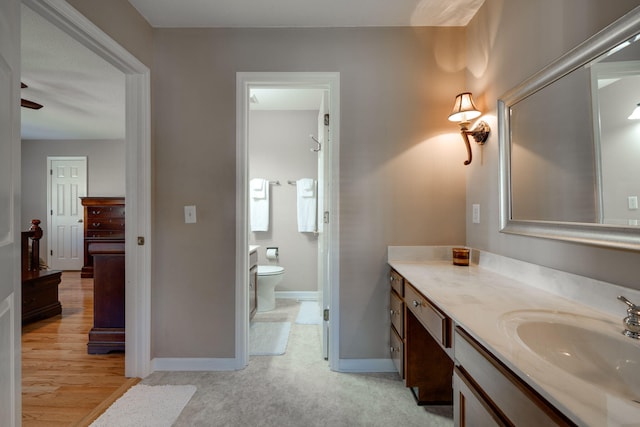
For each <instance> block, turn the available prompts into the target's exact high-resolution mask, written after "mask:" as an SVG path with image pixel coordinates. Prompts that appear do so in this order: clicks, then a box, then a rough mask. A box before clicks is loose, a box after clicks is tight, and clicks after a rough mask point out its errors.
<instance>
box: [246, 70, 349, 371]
mask: <svg viewBox="0 0 640 427" xmlns="http://www.w3.org/2000/svg"><path fill="white" fill-rule="evenodd" d="M253 86H258V87H264V86H273V87H283V88H285V87H318V88H327V89H328V90H329V97H330V98H329V102H330V106H329V111H330V117H331V149H330V159H329V163H330V164H329V169H330V174H329V176H327V177H326V178H327V179H329V180H330V182H331V186H330V188H331V191H330V194H329V197H328V201H329V206H328V207H326V209H328V210H329V212H330V214H329V222H330V224H331V226H330V227H329V237H328V240H329V247H328V251H329V262H328V270H329V271H328V272H327V274H326V275H325V280H326V281H327V283H326V284H325V286H326V287H327V288H328V289H329V292H330V295H331V297H330V301H329V306H330V307H331V312H330V322H329V368H330V369H331V370H334V371H335V370H338V367H339V366H338V364H339V356H340V347H339V346H340V337H339V332H340V328H339V325H340V317H339V313H340V306H339V303H340V298H339V296H340V265H339V260H340V257H339V250H340V246H339V242H340V239H339V229H340V223H339V211H340V210H339V201H340V199H339V191H340V182H339V178H340V175H339V172H340V73H338V72H318V73H316V72H237V73H236V274H235V284H236V285H235V286H236V304H235V306H236V319H235V320H236V322H235V323H236V327H235V364H236V366H235V368H236V369H243V368H244V367H246V366H247V364H248V362H249V301H248V295H247V292H248V289H249V275H248V271H249V246H248V245H249V227H248V205H249V203H248V185H249V150H248V147H249V129H248V123H249V92H250V89H251V87H253ZM325 304H326V302H325Z"/></svg>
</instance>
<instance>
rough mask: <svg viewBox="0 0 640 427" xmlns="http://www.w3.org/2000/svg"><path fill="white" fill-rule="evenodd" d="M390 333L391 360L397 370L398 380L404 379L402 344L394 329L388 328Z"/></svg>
mask: <svg viewBox="0 0 640 427" xmlns="http://www.w3.org/2000/svg"><path fill="white" fill-rule="evenodd" d="M390 331H391V333H390V335H391V337H390V342H391V347H390V349H389V350H390V351H391V360H392V361H393V364H394V365H395V367H396V369H397V370H398V373H399V374H400V378H402V379H404V342H403V341H402V338H400V336H398V333H397V332H396V331H395V329H393V328H390Z"/></svg>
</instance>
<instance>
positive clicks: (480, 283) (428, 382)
mask: <svg viewBox="0 0 640 427" xmlns="http://www.w3.org/2000/svg"><path fill="white" fill-rule="evenodd" d="M389 265H390V266H391V269H390V275H389V280H390V284H391V291H390V315H391V321H390V323H391V340H390V342H391V345H390V348H391V358H392V360H393V361H394V364H395V366H396V367H397V368H398V372H399V373H400V375H401V376H402V377H403V379H404V380H405V383H406V385H407V387H411V389H412V391H413V392H414V394H415V395H416V398H417V400H418V402H419V403H438V401H439V400H440V401H445V402H446V399H445V398H442V397H440V398H436V399H433V398H432V396H430V395H429V394H428V393H427V391H429V392H430V391H431V390H432V389H439V390H445V386H446V385H448V386H449V387H450V388H449V391H448V393H449V396H450V399H452V400H453V406H454V421H455V424H456V425H457V426H465V425H518V426H521V425H522V426H527V425H531V426H540V425H561V426H566V425H589V426H590V425H594V426H595V425H607V426H618V425H627V424H629V423H637V422H638V419H639V416H640V387H639V385H640V373H638V369H637V363H640V343H638V341H637V340H632V339H630V338H628V337H625V336H623V335H622V334H621V331H622V329H623V326H622V319H623V318H624V316H625V315H626V307H625V305H624V304H622V303H620V302H619V301H617V299H616V297H617V295H626V296H627V297H628V298H629V299H630V300H632V301H634V302H637V301H640V292H638V291H635V290H630V289H627V288H621V287H618V286H615V285H611V284H607V283H604V282H599V281H595V280H593V279H589V278H584V277H580V276H576V275H572V274H568V273H564V272H560V271H557V270H552V269H547V268H544V267H540V266H536V265H532V264H528V263H524V262H522V261H517V260H513V259H510V258H506V257H501V256H497V255H494V254H490V253H486V252H482V253H480V252H478V251H473V252H472V262H471V264H470V265H469V266H468V267H462V266H454V265H453V264H452V262H451V248H450V247H389ZM412 329H414V330H413V331H412ZM416 330H420V332H416ZM416 337H417V338H416ZM420 341H424V342H426V344H425V343H424V342H420ZM433 343H436V346H434V345H433ZM423 346H426V347H427V348H428V349H429V350H428V351H426V353H428V354H424V353H422V352H423V351H424V350H423V348H422V347H423ZM434 354H436V356H435V357H436V359H435V360H436V361H435V362H434V359H433V357H434ZM441 356H444V357H445V358H446V360H444V359H440V357H441ZM416 357H417V358H418V359H421V360H415V359H414V358H416ZM434 363H437V364H438V368H437V369H435V368H433V369H432V368H431V365H433V364H434ZM429 369H432V370H436V371H439V372H437V373H436V374H434V373H433V372H427V371H426V370H429ZM416 375H418V378H420V380H419V382H418V383H417V385H416V383H415V382H413V381H414V378H415V376H416ZM416 387H418V390H417V391H416ZM423 390H424V393H423ZM421 397H424V398H425V399H424V400H422V401H421Z"/></svg>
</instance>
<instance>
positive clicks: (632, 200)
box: [627, 196, 638, 210]
mask: <svg viewBox="0 0 640 427" xmlns="http://www.w3.org/2000/svg"><path fill="white" fill-rule="evenodd" d="M627 201H628V203H629V210H636V209H638V196H629V197H627Z"/></svg>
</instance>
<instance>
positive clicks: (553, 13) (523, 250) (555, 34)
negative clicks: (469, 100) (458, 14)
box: [466, 0, 640, 310]
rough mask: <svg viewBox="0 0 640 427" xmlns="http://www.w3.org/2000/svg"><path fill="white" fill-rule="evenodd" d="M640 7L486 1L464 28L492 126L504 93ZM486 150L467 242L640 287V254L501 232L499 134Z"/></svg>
mask: <svg viewBox="0 0 640 427" xmlns="http://www.w3.org/2000/svg"><path fill="white" fill-rule="evenodd" d="M637 5H638V2H637V0H634V1H630V0H621V1H616V2H608V1H604V0H562V1H559V0H539V1H535V2H532V1H529V0H509V1H505V0H486V1H485V3H484V5H483V6H482V9H481V10H480V12H479V14H478V15H476V17H475V18H474V19H473V20H472V22H471V23H470V24H469V26H468V27H467V64H468V67H467V87H468V88H469V89H470V90H471V91H473V92H474V94H477V95H478V96H479V97H480V99H481V100H482V102H481V104H482V106H483V107H485V109H484V110H485V111H486V113H487V116H486V117H487V118H488V120H489V121H490V124H491V125H492V126H495V125H496V119H495V116H496V102H497V99H498V97H500V96H501V95H502V94H503V93H504V92H506V91H507V90H509V89H511V88H512V87H514V86H516V85H517V84H518V83H520V82H521V81H522V80H524V79H525V78H527V77H529V76H531V75H532V74H534V73H535V72H537V71H538V70H540V69H541V68H542V67H544V66H545V65H547V64H548V63H550V62H551V61H553V60H554V59H556V58H557V57H559V56H560V55H562V54H563V53H565V52H567V51H568V50H570V49H571V48H573V47H575V46H576V45H578V44H579V43H581V42H582V41H584V40H585V39H587V38H588V37H589V36H591V35H593V34H594V33H596V32H597V31H599V30H600V29H602V28H604V27H605V26H606V25H608V24H609V23H611V22H613V21H614V20H615V19H617V18H618V17H620V16H622V15H623V14H624V13H626V12H627V11H629V10H631V9H632V8H633V7H635V6H637ZM493 129H497V127H493ZM484 153H485V163H484V164H480V163H475V164H472V165H471V167H470V168H469V169H468V170H467V203H466V205H467V206H466V210H467V244H468V245H470V246H473V247H476V248H480V249H486V250H489V251H491V252H494V253H498V254H503V255H506V256H510V257H515V258H518V259H523V260H525V261H529V262H533V263H537V264H541V265H545V266H548V267H552V268H557V269H560V270H564V271H568V272H572V273H576V274H580V275H585V276H588V277H593V278H595V279H600V280H605V281H610V282H613V283H616V284H618V285H622V286H627V287H631V288H634V289H640V282H638V279H637V268H636V266H637V264H638V262H639V261H640V254H638V253H634V252H628V251H622V250H611V249H602V248H597V247H590V246H585V245H577V244H568V243H561V242H555V241H551V240H544V239H536V238H527V237H521V236H511V235H505V234H502V233H500V232H499V211H498V206H499V200H498V133H497V132H495V131H494V132H493V133H492V134H491V136H490V138H489V141H488V142H487V144H486V145H485V147H484ZM473 203H479V204H480V205H481V206H482V207H483V210H482V223H481V224H472V223H471V208H472V204H473ZM623 308H624V307H621V310H622V309H623Z"/></svg>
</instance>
